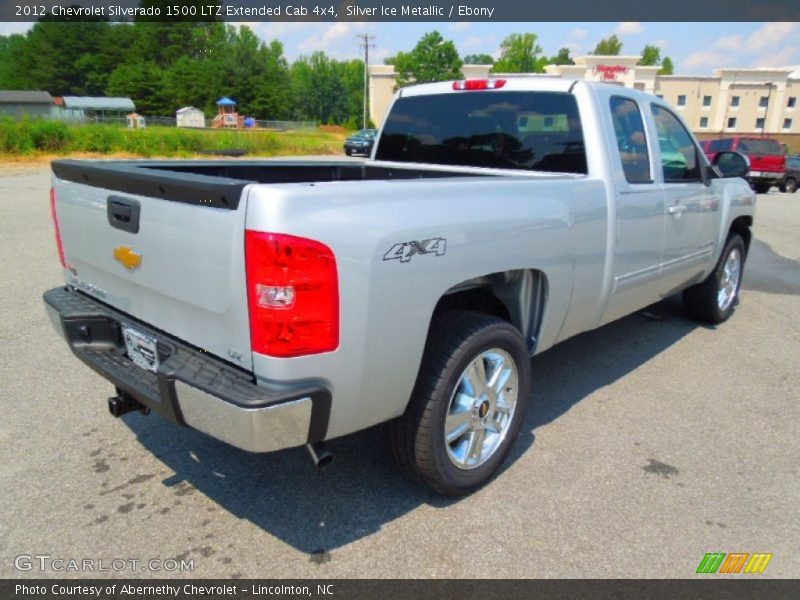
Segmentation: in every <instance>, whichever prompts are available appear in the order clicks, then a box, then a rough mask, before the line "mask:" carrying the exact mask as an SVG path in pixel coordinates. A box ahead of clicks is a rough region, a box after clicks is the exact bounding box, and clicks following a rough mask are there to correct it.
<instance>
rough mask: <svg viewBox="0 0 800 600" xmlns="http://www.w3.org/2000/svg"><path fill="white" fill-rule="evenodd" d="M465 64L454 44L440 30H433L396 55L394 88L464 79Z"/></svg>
mask: <svg viewBox="0 0 800 600" xmlns="http://www.w3.org/2000/svg"><path fill="white" fill-rule="evenodd" d="M463 64H464V63H463V61H462V60H461V59H460V58H459V56H458V51H457V50H456V47H455V44H453V42H452V41H450V40H445V39H444V38H443V37H442V34H441V33H439V32H438V31H431V32H430V33H426V34H425V35H423V36H422V38H421V39H420V40H419V42H417V45H416V46H415V47H414V49H413V50H411V52H398V53H397V55H396V56H395V57H394V67H395V72H396V73H397V79H396V81H395V87H396V88H401V87H403V86H406V85H409V84H410V83H431V82H433V81H446V80H448V79H461V78H462V77H463V75H462V73H461V67H462V66H463Z"/></svg>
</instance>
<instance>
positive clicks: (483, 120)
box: [44, 78, 755, 495]
mask: <svg viewBox="0 0 800 600" xmlns="http://www.w3.org/2000/svg"><path fill="white" fill-rule="evenodd" d="M715 163H716V164H715V165H710V164H709V163H708V162H707V159H706V158H705V156H704V154H703V152H702V151H701V150H700V148H699V146H698V143H697V141H696V140H695V139H694V137H693V136H692V134H691V133H690V132H689V129H688V128H687V127H686V125H685V124H684V123H683V122H682V121H681V119H680V117H678V116H677V114H676V113H675V112H674V111H673V110H672V109H671V108H670V107H669V106H668V105H667V104H665V103H664V102H663V101H662V100H660V99H658V98H656V97H654V96H651V95H648V94H645V93H642V92H639V91H636V90H630V89H625V88H622V87H619V86H614V85H609V84H594V83H589V82H584V81H568V80H563V79H556V78H552V79H551V78H535V79H523V78H519V79H513V78H509V79H508V80H502V79H488V80H486V79H484V80H466V81H456V82H447V83H436V84H429V85H420V86H416V87H410V88H405V89H403V90H401V91H400V92H399V93H398V94H397V97H396V98H395V100H394V103H393V105H392V108H391V110H390V112H389V115H388V117H387V119H386V122H385V123H384V125H383V128H382V129H381V132H380V134H379V138H378V140H377V143H376V145H375V148H374V150H373V153H372V158H371V160H369V161H367V162H364V163H361V162H352V161H349V162H302V161H291V162H272V161H234V160H229V161H210V162H208V161H166V162H162V161H76V160H58V161H55V162H54V163H53V173H54V177H53V190H52V196H51V202H52V214H53V219H54V224H55V231H56V239H57V246H58V251H59V255H60V258H61V263H62V265H63V267H64V274H65V278H66V286H65V287H58V288H56V289H53V290H50V291H48V292H46V293H45V295H44V301H45V304H46V307H47V311H48V313H49V316H50V318H51V319H52V321H53V323H54V325H55V327H56V329H57V331H58V332H59V333H60V334H61V335H62V336H63V337H64V338H65V339H66V340H67V342H68V344H69V346H70V347H71V349H72V351H73V352H74V353H75V355H76V356H77V357H78V358H79V359H81V360H82V361H83V362H84V363H86V364H87V365H88V366H89V367H91V368H92V369H94V370H95V371H96V372H98V373H99V374H100V375H102V376H103V377H104V378H106V379H108V380H109V381H110V382H111V383H112V384H113V385H114V387H115V388H116V391H115V394H114V396H113V397H111V398H110V399H109V408H110V410H111V412H112V414H114V415H115V416H120V415H122V414H125V413H127V412H130V411H141V412H144V413H149V412H150V411H151V410H152V411H156V412H159V413H161V414H162V415H164V416H166V417H167V418H169V419H172V420H173V421H175V422H176V423H179V424H181V425H187V426H189V427H193V428H195V429H198V430H200V431H203V432H205V433H207V434H209V435H211V436H213V437H215V438H218V439H220V440H223V441H225V442H227V443H229V444H232V445H233V446H237V447H239V448H242V449H245V450H249V451H251V452H269V451H274V450H279V449H281V448H288V447H293V446H301V445H304V444H307V445H308V448H309V449H310V450H311V453H312V457H315V459H316V461H317V462H318V463H322V462H326V461H327V460H328V459H329V458H330V455H329V454H328V453H327V451H326V450H325V449H324V445H323V442H324V441H325V440H329V439H331V438H336V437H339V436H343V435H346V434H349V433H352V432H354V431H358V430H361V429H364V428H367V427H370V426H373V425H376V424H378V423H382V422H386V421H388V422H389V426H388V427H387V430H388V432H389V433H388V437H389V446H390V449H391V453H392V454H393V455H394V457H395V458H396V462H397V464H398V465H399V466H400V468H401V469H402V470H403V471H405V472H406V473H408V474H409V475H410V476H412V477H413V478H415V479H416V480H418V481H420V482H422V483H425V484H427V485H429V486H430V487H432V488H433V489H434V490H435V491H437V492H439V493H443V494H450V495H456V494H463V493H467V492H470V491H471V490H473V489H475V488H476V487H477V486H479V485H481V484H482V483H484V482H485V481H487V480H488V479H489V478H490V477H491V476H492V474H493V473H494V472H495V471H496V470H497V469H498V467H499V465H500V464H501V462H502V461H503V460H504V458H505V457H506V455H507V454H508V452H509V449H510V447H511V445H512V444H513V442H514V439H515V438H516V437H517V435H518V433H519V431H520V428H521V427H522V425H523V421H524V417H525V412H526V410H527V409H528V406H529V404H530V405H532V406H531V408H532V409H533V410H535V407H536V404H535V399H531V398H530V386H531V377H532V374H531V361H530V357H531V356H533V355H535V354H537V353H539V352H542V351H544V350H546V349H548V348H550V347H551V346H553V345H554V344H556V343H558V342H560V341H562V340H565V339H567V338H569V337H570V336H574V335H576V334H578V333H580V332H583V331H587V330H590V329H593V328H596V327H599V326H601V325H603V324H605V323H608V322H610V321H613V320H615V319H618V318H620V317H622V316H623V315H626V314H629V313H631V312H633V311H636V310H638V309H640V308H642V307H645V306H647V305H649V304H651V303H653V302H656V301H658V300H660V299H662V298H664V297H666V296H669V295H671V294H675V293H677V292H681V291H682V292H683V299H684V303H685V305H686V308H687V309H688V311H689V312H690V314H692V315H693V316H695V317H697V318H699V319H702V320H704V321H707V322H710V323H721V322H723V321H725V320H726V319H727V318H728V317H729V316H730V315H731V313H732V312H733V310H734V307H735V305H736V303H737V297H738V293H739V286H740V283H741V277H742V269H743V266H744V261H745V257H746V256H747V250H748V247H749V244H750V239H751V233H750V228H751V226H752V224H753V213H754V206H755V195H754V194H753V192H752V191H751V190H750V188H749V187H748V185H747V183H746V182H745V181H744V180H743V179H741V178H740V177H741V176H743V175H746V174H747V171H748V164H747V159H746V158H744V157H742V156H741V155H739V154H736V153H732V152H726V153H720V154H719V155H717V157H716V159H715Z"/></svg>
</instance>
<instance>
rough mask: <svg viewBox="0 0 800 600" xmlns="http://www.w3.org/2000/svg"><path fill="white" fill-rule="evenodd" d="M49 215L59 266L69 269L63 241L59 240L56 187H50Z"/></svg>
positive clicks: (59, 228)
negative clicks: (54, 236)
mask: <svg viewBox="0 0 800 600" xmlns="http://www.w3.org/2000/svg"><path fill="white" fill-rule="evenodd" d="M50 215H51V216H52V217H53V228H54V229H55V232H56V248H58V260H60V261H61V266H62V267H64V268H65V269H69V268H70V267H69V265H68V264H67V260H66V259H65V258H64V243H63V242H62V241H61V227H60V226H59V223H58V207H57V206H56V188H50Z"/></svg>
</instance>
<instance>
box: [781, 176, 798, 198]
mask: <svg viewBox="0 0 800 600" xmlns="http://www.w3.org/2000/svg"><path fill="white" fill-rule="evenodd" d="M783 191H784V192H786V193H787V194H794V193H795V192H796V191H797V181H796V180H795V179H791V178H789V179H787V180H786V183H785V184H783Z"/></svg>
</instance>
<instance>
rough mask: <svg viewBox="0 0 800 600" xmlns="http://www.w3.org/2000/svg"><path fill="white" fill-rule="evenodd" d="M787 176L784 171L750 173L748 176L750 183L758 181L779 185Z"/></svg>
mask: <svg viewBox="0 0 800 600" xmlns="http://www.w3.org/2000/svg"><path fill="white" fill-rule="evenodd" d="M785 176H786V173H784V172H782V171H758V170H756V171H750V173H749V174H748V176H747V179H748V180H749V181H757V182H759V183H763V182H770V183H778V182H780V181H781V180H783V178H784V177H785Z"/></svg>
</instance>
